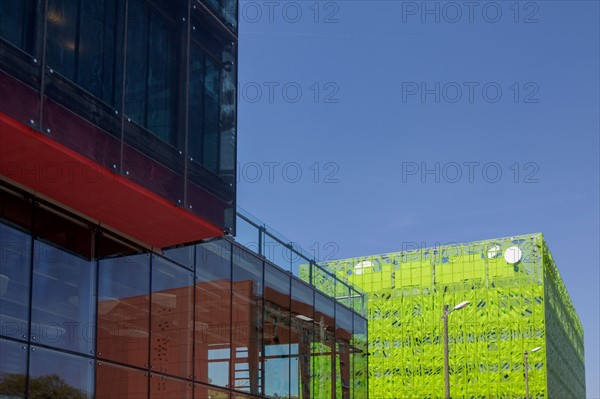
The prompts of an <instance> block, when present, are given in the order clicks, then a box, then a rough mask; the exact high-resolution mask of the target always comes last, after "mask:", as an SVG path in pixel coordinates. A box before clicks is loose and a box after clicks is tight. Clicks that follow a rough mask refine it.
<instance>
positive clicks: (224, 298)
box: [195, 240, 231, 387]
mask: <svg viewBox="0 0 600 399" xmlns="http://www.w3.org/2000/svg"><path fill="white" fill-rule="evenodd" d="M196 259H197V264H196V306H195V311H196V331H195V340H196V347H195V350H196V355H195V362H196V369H195V373H196V379H197V380H198V381H201V382H206V383H210V384H212V385H217V386H222V387H227V386H229V385H230V383H229V369H230V358H231V244H230V243H229V242H227V241H225V240H222V241H214V242H209V243H206V244H202V245H198V247H197V251H196Z"/></svg>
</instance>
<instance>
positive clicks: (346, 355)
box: [335, 303, 352, 399]
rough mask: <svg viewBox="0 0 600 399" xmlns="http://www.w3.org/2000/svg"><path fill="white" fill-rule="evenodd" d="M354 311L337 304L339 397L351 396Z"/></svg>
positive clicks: (336, 329)
mask: <svg viewBox="0 0 600 399" xmlns="http://www.w3.org/2000/svg"><path fill="white" fill-rule="evenodd" d="M351 338H352V312H350V310H348V309H346V308H345V307H343V306H342V305H340V304H339V303H336V305H335V339H336V367H335V368H336V387H337V395H336V397H337V398H343V399H349V398H350V340H351Z"/></svg>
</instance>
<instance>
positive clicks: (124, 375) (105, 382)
mask: <svg viewBox="0 0 600 399" xmlns="http://www.w3.org/2000/svg"><path fill="white" fill-rule="evenodd" d="M123 398H127V399H148V375H147V373H144V372H143V371H139V370H136V369H130V368H127V367H121V366H117V365H112V364H110V363H105V362H100V363H99V364H98V367H97V368H96V399H123Z"/></svg>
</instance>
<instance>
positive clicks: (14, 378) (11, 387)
mask: <svg viewBox="0 0 600 399" xmlns="http://www.w3.org/2000/svg"><path fill="white" fill-rule="evenodd" d="M0 354H2V356H0V398H15V399H16V398H25V379H26V377H27V346H26V345H23V344H20V343H17V342H12V341H7V340H4V339H0Z"/></svg>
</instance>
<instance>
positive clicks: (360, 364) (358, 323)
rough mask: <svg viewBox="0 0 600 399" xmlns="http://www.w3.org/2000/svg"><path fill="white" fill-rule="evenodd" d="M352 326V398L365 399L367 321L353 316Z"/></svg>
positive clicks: (366, 389)
mask: <svg viewBox="0 0 600 399" xmlns="http://www.w3.org/2000/svg"><path fill="white" fill-rule="evenodd" d="M353 324H354V328H353V335H352V340H353V344H352V347H353V351H352V352H353V356H352V358H353V359H352V366H353V373H352V381H353V391H354V392H353V393H354V398H356V399H359V398H366V397H367V392H368V385H367V380H368V369H367V360H368V358H367V320H366V319H364V318H362V317H360V316H358V315H356V314H355V315H354V319H353Z"/></svg>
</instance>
